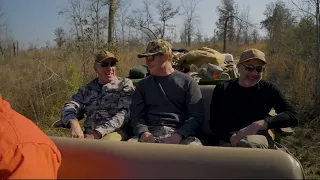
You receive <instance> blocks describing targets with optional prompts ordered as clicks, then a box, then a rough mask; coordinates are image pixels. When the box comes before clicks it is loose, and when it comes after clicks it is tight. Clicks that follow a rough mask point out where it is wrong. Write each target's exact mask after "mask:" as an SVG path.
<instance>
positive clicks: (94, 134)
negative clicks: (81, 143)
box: [84, 130, 102, 139]
mask: <svg viewBox="0 0 320 180" xmlns="http://www.w3.org/2000/svg"><path fill="white" fill-rule="evenodd" d="M84 138H85V139H101V138H102V135H101V134H100V133H99V132H98V131H95V130H93V131H92V134H85V135H84Z"/></svg>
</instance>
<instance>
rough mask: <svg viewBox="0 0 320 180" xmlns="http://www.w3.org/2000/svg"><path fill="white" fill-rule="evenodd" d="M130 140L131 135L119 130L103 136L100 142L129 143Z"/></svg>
mask: <svg viewBox="0 0 320 180" xmlns="http://www.w3.org/2000/svg"><path fill="white" fill-rule="evenodd" d="M128 139H129V135H128V134H127V133H126V132H125V131H124V130H122V129H121V130H117V131H115V132H112V133H109V134H107V135H105V136H103V137H102V138H101V139H99V140H103V141H127V140H128Z"/></svg>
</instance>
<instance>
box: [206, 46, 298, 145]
mask: <svg viewBox="0 0 320 180" xmlns="http://www.w3.org/2000/svg"><path fill="white" fill-rule="evenodd" d="M266 64H267V61H266V58H265V54H264V53H263V52H261V51H260V50H257V49H248V50H246V51H244V52H243V53H242V54H241V56H240V60H239V62H238V64H237V68H238V70H239V73H240V77H239V78H236V79H232V80H228V81H225V82H221V83H219V84H217V85H216V87H215V89H214V92H213V95H212V100H211V107H210V108H211V112H210V113H211V117H210V126H211V129H212V131H213V132H214V134H215V135H216V136H217V138H218V140H219V145H221V146H237V147H251V148H269V149H275V148H278V147H279V144H278V145H276V144H275V142H273V140H272V138H271V136H270V135H269V134H268V129H274V128H285V127H292V126H296V125H297V124H298V119H297V112H296V110H295V109H294V107H293V106H292V105H291V104H290V103H289V101H288V100H287V99H286V98H285V96H284V94H283V93H282V91H281V90H280V89H279V87H278V86H277V85H276V84H274V83H272V82H269V81H266V80H262V74H263V71H264V70H265V66H266ZM231 102H232V103H231ZM232 104H234V106H233V107H230V105H232ZM272 108H274V109H275V111H276V113H277V115H275V116H272V117H270V116H269V112H270V111H271V109H272Z"/></svg>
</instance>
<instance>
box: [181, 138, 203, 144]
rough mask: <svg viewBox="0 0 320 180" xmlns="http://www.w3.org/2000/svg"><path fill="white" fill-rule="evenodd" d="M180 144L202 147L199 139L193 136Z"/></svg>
mask: <svg viewBox="0 0 320 180" xmlns="http://www.w3.org/2000/svg"><path fill="white" fill-rule="evenodd" d="M180 144H184V145H196V146H202V143H201V141H200V139H198V138H196V137H193V136H190V137H187V138H185V139H183V140H182V141H181V142H180Z"/></svg>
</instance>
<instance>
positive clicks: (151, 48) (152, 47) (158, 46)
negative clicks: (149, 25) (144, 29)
mask: <svg viewBox="0 0 320 180" xmlns="http://www.w3.org/2000/svg"><path fill="white" fill-rule="evenodd" d="M166 53H172V45H171V44H170V43H169V42H167V41H166V40H164V39H155V40H153V41H150V42H149V43H148V46H147V49H146V51H145V52H144V53H141V54H138V58H143V57H148V56H153V55H157V54H166Z"/></svg>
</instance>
